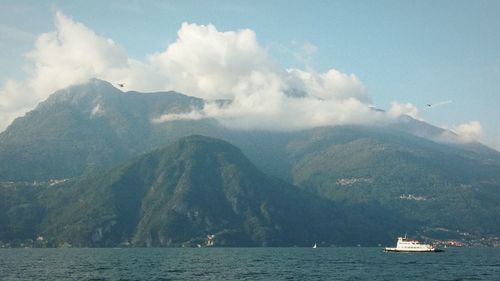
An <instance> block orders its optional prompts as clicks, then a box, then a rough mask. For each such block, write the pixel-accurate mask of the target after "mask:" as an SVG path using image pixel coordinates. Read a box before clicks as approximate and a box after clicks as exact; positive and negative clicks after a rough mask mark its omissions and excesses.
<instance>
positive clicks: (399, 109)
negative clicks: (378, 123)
mask: <svg viewBox="0 0 500 281" xmlns="http://www.w3.org/2000/svg"><path fill="white" fill-rule="evenodd" d="M387 113H388V114H389V116H391V117H393V118H397V117H399V116H401V115H408V116H410V117H413V118H414V119H417V120H420V118H419V117H418V108H417V107H416V106H415V105H413V104H411V103H400V102H397V101H393V102H392V103H391V107H390V108H389V110H388V111H387Z"/></svg>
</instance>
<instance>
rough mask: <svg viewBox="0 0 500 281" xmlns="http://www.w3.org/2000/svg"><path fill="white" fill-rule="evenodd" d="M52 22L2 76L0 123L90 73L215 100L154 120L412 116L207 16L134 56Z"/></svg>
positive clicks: (260, 121) (305, 123)
mask: <svg viewBox="0 0 500 281" xmlns="http://www.w3.org/2000/svg"><path fill="white" fill-rule="evenodd" d="M55 27H56V29H55V31H52V32H49V33H44V34H41V35H40V36H38V38H37V40H36V44H35V46H34V49H33V50H32V51H31V52H30V53H28V54H27V58H28V59H29V60H30V62H31V63H32V67H31V69H30V70H29V72H28V73H27V78H26V80H23V81H16V80H8V81H7V82H6V83H5V84H4V85H3V86H2V88H1V89H0V129H3V128H5V127H6V126H7V125H8V124H9V123H10V122H11V121H12V120H13V119H14V118H15V117H18V116H21V115H22V114H23V113H25V112H26V111H28V110H30V109H32V108H33V107H34V106H35V105H36V104H37V103H39V102H40V101H42V100H44V99H45V98H47V97H48V95H50V94H51V93H53V92H54V91H56V90H58V89H61V88H64V87H67V86H70V85H73V84H77V83H83V82H85V81H87V80H88V79H90V78H93V77H97V78H100V79H104V80H107V81H111V82H113V83H124V84H125V88H124V89H125V90H132V89H133V90H138V91H164V90H175V91H178V92H181V93H184V94H187V95H191V96H196V97H200V98H203V99H206V100H208V101H213V102H209V103H208V104H207V105H206V106H205V107H204V108H203V109H202V110H199V111H193V112H190V113H187V114H176V115H175V116H158V117H157V118H155V119H153V120H152V122H168V121H171V120H179V119H200V118H217V119H218V120H219V121H220V122H221V123H222V124H224V125H226V126H228V127H233V128H242V129H275V130H276V129H277V130H295V129H303V128H311V127H316V126H325V125H339V124H368V123H378V122H385V121H387V120H390V119H391V118H395V117H398V116H400V115H401V114H408V115H410V116H412V117H415V118H418V117H417V114H418V109H417V108H416V107H415V106H413V105H411V104H401V103H398V102H394V103H393V104H392V107H391V109H390V110H389V111H388V112H387V113H384V112H380V111H376V110H373V109H371V107H370V106H371V99H370V97H369V95H368V94H367V91H366V89H365V86H364V85H363V83H362V82H361V81H360V80H359V78H358V77H357V76H356V75H354V74H348V73H342V72H341V71H339V70H336V69H330V70H328V71H326V72H324V73H317V72H315V71H314V70H310V69H308V70H303V69H286V68H284V67H282V66H280V65H279V64H278V63H277V62H276V61H274V60H273V59H272V58H270V57H269V55H268V53H267V52H266V49H265V48H264V47H262V46H261V45H260V44H259V42H258V41H257V36H256V34H255V32H254V31H252V30H250V29H242V30H238V31H225V32H223V31H219V30H217V29H216V27H215V26H213V25H211V24H209V25H198V24H190V23H183V24H182V26H181V27H180V29H179V31H178V32H177V39H176V41H175V42H173V43H171V44H169V45H168V46H167V47H166V49H165V50H163V51H160V52H157V53H153V54H150V55H148V56H147V57H146V58H145V59H144V60H135V59H132V58H130V57H129V56H128V54H127V51H126V50H125V49H124V48H123V47H121V46H120V45H118V44H117V43H115V42H114V41H113V40H111V39H109V38H105V37H102V36H100V35H98V34H96V33H95V32H94V31H92V30H91V29H89V28H88V27H86V26H85V25H83V24H82V23H79V22H76V21H75V20H73V19H71V18H70V17H68V16H66V15H64V14H62V13H61V12H56V13H55ZM312 47H313V46H312ZM312 47H311V48H312ZM311 48H309V49H311ZM314 51H315V50H314ZM220 99H224V100H231V102H230V103H224V106H220V103H218V102H215V100H220ZM457 131H460V130H457ZM462 131H463V130H462ZM466 131H467V130H466ZM469 131H470V130H469ZM476 135H477V134H476ZM476 135H474V134H469V133H468V136H469V137H470V136H476Z"/></svg>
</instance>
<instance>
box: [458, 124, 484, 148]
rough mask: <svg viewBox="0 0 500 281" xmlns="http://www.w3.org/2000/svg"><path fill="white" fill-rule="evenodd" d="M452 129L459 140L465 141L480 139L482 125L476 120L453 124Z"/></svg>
mask: <svg viewBox="0 0 500 281" xmlns="http://www.w3.org/2000/svg"><path fill="white" fill-rule="evenodd" d="M452 131H453V132H454V133H456V134H457V135H458V138H459V140H461V141H463V142H466V143H467V142H476V141H480V140H481V139H482V137H483V127H482V126H481V123H479V122H478V121H470V122H467V123H464V124H460V125H457V126H454V127H453V128H452Z"/></svg>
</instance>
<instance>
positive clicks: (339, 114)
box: [0, 0, 500, 150]
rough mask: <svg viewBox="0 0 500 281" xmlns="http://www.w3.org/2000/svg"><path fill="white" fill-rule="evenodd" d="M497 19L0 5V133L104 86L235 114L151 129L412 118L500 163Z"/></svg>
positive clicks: (399, 9)
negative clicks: (62, 92) (498, 153)
mask: <svg viewBox="0 0 500 281" xmlns="http://www.w3.org/2000/svg"><path fill="white" fill-rule="evenodd" d="M498 14H500V1H494V0H478V1H458V0H454V1H444V0H439V1H426V0H421V1H405V0H398V1H396V0H394V1H7V0H0V61H1V64H0V130H3V129H5V127H6V126H7V125H8V124H9V123H10V122H11V121H12V119H13V118H15V117H18V116H21V115H23V114H24V113H25V112H26V111H27V110H30V109H32V108H34V106H36V104H37V103H38V102H40V101H42V100H44V99H45V98H47V96H48V95H49V94H50V93H52V92H54V91H55V90H57V89H60V88H63V87H66V86H68V85H70V84H71V83H78V82H82V81H83V80H85V79H88V78H90V77H91V76H95V77H99V78H103V79H106V80H112V82H115V83H116V81H120V82H125V83H126V85H127V87H126V88H127V89H125V90H140V91H155V90H177V91H181V92H183V93H186V94H189V95H193V96H199V97H202V98H206V99H217V98H228V99H233V100H235V102H234V104H235V105H234V106H232V107H231V108H226V109H223V110H221V109H219V108H215V107H210V106H208V107H207V108H205V109H204V111H203V112H191V113H189V114H188V115H186V116H159V117H158V118H157V119H155V122H166V121H168V120H172V119H179V118H203V117H205V116H209V117H216V118H219V119H220V120H221V121H222V122H223V123H224V122H225V123H226V124H227V125H228V126H235V127H248V128H250V129H251V128H260V127H259V126H263V124H264V125H266V126H267V127H264V129H266V128H274V127H278V126H280V127H283V128H284V129H301V128H306V127H308V126H313V125H314V126H316V125H329V124H332V125H335V124H346V123H363V122H367V120H371V121H372V122H373V121H374V120H381V119H387V118H389V117H390V116H399V115H400V114H408V115H411V116H413V117H415V118H418V119H421V120H425V121H427V122H429V123H431V124H433V125H436V126H439V127H443V128H448V129H451V130H453V131H455V132H456V133H458V134H459V135H461V136H463V140H466V141H475V140H479V141H481V142H483V143H485V144H487V145H490V146H492V147H494V148H496V149H497V150H498V149H500V126H498V125H497V123H498V121H500V32H498V31H499V30H500V17H498ZM291 89H298V90H300V91H299V92H298V93H299V96H300V95H302V96H300V97H290V90H291ZM301 91H302V92H307V94H306V95H305V96H303V94H301V93H302V92H301ZM283 93H288V94H283ZM427 104H432V105H433V106H431V107H428V106H427ZM371 106H375V107H377V108H381V109H384V110H387V112H388V114H387V115H388V116H389V117H388V116H379V115H377V114H373V112H372V111H370V110H367V108H369V107H371ZM257 116H258V117H259V118H257ZM287 120H294V122H287ZM263 121H265V122H263Z"/></svg>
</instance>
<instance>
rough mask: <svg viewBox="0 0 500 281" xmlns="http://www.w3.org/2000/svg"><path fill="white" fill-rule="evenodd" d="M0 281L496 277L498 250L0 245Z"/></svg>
mask: <svg viewBox="0 0 500 281" xmlns="http://www.w3.org/2000/svg"><path fill="white" fill-rule="evenodd" d="M0 280H2V281H3V280H456V281H458V280H488V281H489V280H500V249H470V248H454V249H447V251H446V252H444V253H415V254H408V253H406V254H405V253H383V252H382V251H381V249H380V248H318V249H312V248H200V249H195V248H192V249H191V248H190V249H186V248H168V249H0Z"/></svg>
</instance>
